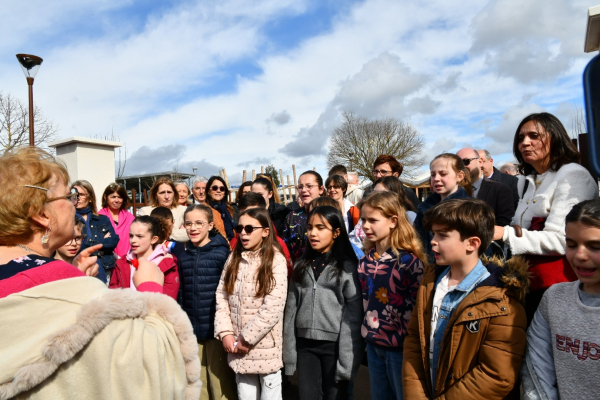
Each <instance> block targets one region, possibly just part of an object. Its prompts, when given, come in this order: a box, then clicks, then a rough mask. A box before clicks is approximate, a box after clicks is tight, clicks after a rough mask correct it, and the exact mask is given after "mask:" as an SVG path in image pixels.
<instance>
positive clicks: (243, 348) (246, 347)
mask: <svg viewBox="0 0 600 400" xmlns="http://www.w3.org/2000/svg"><path fill="white" fill-rule="evenodd" d="M236 349H237V353H240V354H248V352H249V351H250V343H248V342H246V340H244V337H243V336H242V335H240V336H238V338H237V346H236Z"/></svg>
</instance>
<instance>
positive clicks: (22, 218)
mask: <svg viewBox="0 0 600 400" xmlns="http://www.w3.org/2000/svg"><path fill="white" fill-rule="evenodd" d="M58 182H62V183H64V184H65V185H68V184H69V173H68V172H67V168H66V166H65V165H64V164H63V163H62V162H60V161H58V160H57V159H56V158H54V156H52V155H51V154H49V153H47V152H45V151H44V150H42V149H39V148H37V147H23V148H21V149H19V150H17V151H16V152H14V153H12V152H11V153H5V154H4V155H3V156H2V157H0V187H2V192H1V193H0V245H3V246H11V245H15V244H19V243H22V242H25V241H26V240H27V239H29V238H30V237H31V236H32V235H33V234H34V233H35V232H37V231H42V230H43V228H42V227H41V226H38V225H37V224H36V223H35V222H34V221H33V219H32V217H33V216H34V215H39V214H40V213H41V212H42V209H43V208H44V205H45V204H46V200H47V199H48V197H50V196H48V192H47V191H45V190H40V189H35V188H29V187H25V186H24V185H32V186H39V187H42V188H46V189H51V188H52V187H53V186H55V185H56V184H57V183H58Z"/></svg>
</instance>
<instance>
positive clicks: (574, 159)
mask: <svg viewBox="0 0 600 400" xmlns="http://www.w3.org/2000/svg"><path fill="white" fill-rule="evenodd" d="M530 121H533V122H534V123H535V125H536V128H538V133H539V127H540V126H541V127H542V128H544V130H545V131H546V132H547V133H548V136H550V155H549V156H550V160H549V161H550V162H549V167H550V171H558V170H559V169H560V167H562V166H563V165H565V164H569V163H578V162H579V159H580V156H579V151H578V150H577V148H576V147H575V145H574V144H573V142H572V141H571V139H570V138H569V135H568V134H567V130H566V129H565V127H564V126H563V124H562V123H561V122H560V120H559V119H558V118H556V117H555V116H554V115H552V114H550V113H546V112H542V113H535V114H529V115H528V116H527V117H525V118H524V119H523V121H521V123H520V124H519V126H518V127H517V131H516V132H515V138H514V140H513V154H514V155H515V158H516V159H517V161H518V162H519V167H518V168H519V172H520V173H521V175H525V176H527V175H530V174H537V171H536V170H535V169H534V168H533V167H532V166H531V164H529V163H526V162H525V161H524V160H523V156H522V155H521V152H520V151H519V143H520V142H519V133H520V132H521V128H522V127H523V125H525V124H526V123H528V122H530ZM540 140H541V141H542V143H544V144H545V143H547V142H546V140H548V139H547V138H545V140H544V138H543V137H541V135H540Z"/></svg>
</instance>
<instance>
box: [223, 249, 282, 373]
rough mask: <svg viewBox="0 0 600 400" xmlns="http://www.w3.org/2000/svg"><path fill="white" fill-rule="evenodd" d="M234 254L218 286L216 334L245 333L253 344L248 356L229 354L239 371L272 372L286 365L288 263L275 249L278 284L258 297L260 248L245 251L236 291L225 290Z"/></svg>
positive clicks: (244, 335)
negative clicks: (284, 357)
mask: <svg viewBox="0 0 600 400" xmlns="http://www.w3.org/2000/svg"><path fill="white" fill-rule="evenodd" d="M230 261H231V256H230V257H229V259H228V260H227V263H226V264H225V268H224V269H223V273H222V274H221V280H220V281H219V287H218V288H217V293H216V298H217V311H216V314H215V337H216V338H218V339H221V340H222V339H223V337H225V336H227V335H234V337H235V338H237V337H238V335H240V334H241V335H242V336H243V337H244V339H245V340H246V341H247V342H248V343H249V344H250V351H249V352H248V354H246V355H245V356H242V355H239V354H232V353H229V354H228V355H227V360H228V362H229V366H230V367H231V369H233V370H234V371H235V372H236V373H238V374H270V373H273V372H275V371H278V370H280V369H281V368H283V311H284V309H285V300H286V297H287V263H286V261H285V257H284V256H283V255H282V254H281V253H279V252H276V256H275V259H274V260H273V276H274V277H275V287H274V288H273V290H272V291H271V293H269V294H268V295H267V296H265V297H264V298H256V297H255V295H256V289H257V285H256V272H257V271H258V268H259V267H260V264H261V258H260V250H257V251H253V252H250V251H244V252H243V253H242V261H241V262H240V265H239V268H238V274H237V278H236V281H235V286H234V290H233V293H232V294H231V295H228V294H227V292H226V291H225V289H224V287H223V286H224V279H225V274H226V273H227V270H228V269H229V264H230Z"/></svg>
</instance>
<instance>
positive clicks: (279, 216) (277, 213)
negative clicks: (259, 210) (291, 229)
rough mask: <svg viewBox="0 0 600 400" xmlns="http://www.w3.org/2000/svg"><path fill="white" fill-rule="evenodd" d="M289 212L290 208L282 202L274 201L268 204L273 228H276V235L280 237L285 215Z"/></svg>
mask: <svg viewBox="0 0 600 400" xmlns="http://www.w3.org/2000/svg"><path fill="white" fill-rule="evenodd" d="M289 213H290V209H289V208H287V207H286V206H285V205H283V204H279V203H275V202H274V201H273V202H271V204H269V216H270V217H271V221H273V225H275V229H276V230H277V236H279V237H281V235H282V234H283V228H284V227H285V217H287V215H288V214H289Z"/></svg>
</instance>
